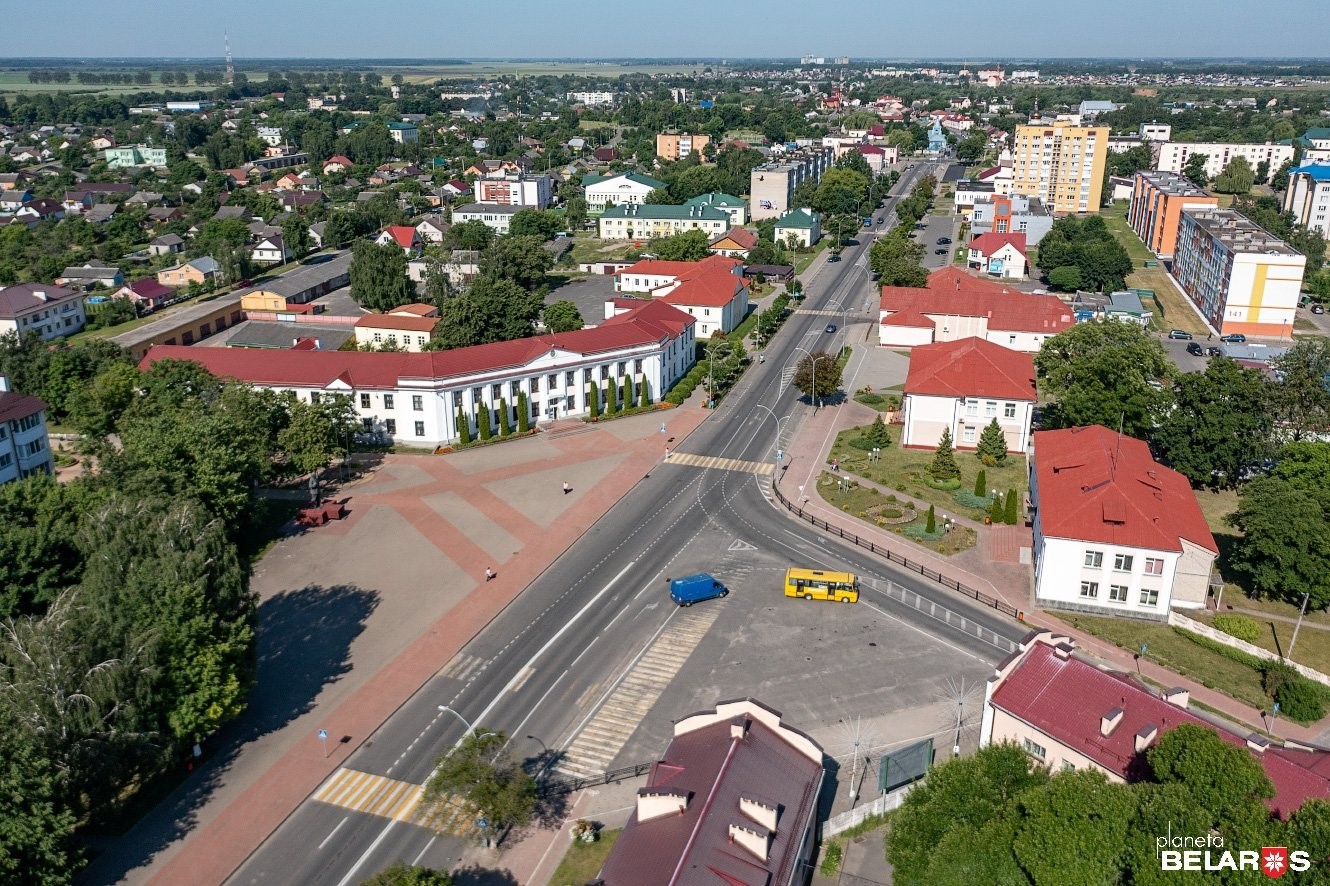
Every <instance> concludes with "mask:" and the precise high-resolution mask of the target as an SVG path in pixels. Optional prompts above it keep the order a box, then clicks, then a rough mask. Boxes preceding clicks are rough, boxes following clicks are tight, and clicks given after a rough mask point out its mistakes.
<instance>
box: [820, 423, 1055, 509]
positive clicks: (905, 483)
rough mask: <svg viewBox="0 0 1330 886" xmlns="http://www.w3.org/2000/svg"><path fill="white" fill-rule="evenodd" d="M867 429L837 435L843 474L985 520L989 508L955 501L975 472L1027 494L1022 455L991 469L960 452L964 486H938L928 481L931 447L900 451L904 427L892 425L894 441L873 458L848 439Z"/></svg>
mask: <svg viewBox="0 0 1330 886" xmlns="http://www.w3.org/2000/svg"><path fill="white" fill-rule="evenodd" d="M865 430H867V426H865V427H861V428H847V429H846V430H844V431H841V432H840V434H838V435H837V436H836V442H835V443H834V444H833V445H832V447H831V455H830V458H834V459H836V460H837V461H838V462H840V466H841V472H842V473H850V474H857V475H858V476H860V477H863V478H864V479H866V480H870V481H872V482H874V483H878V484H879V485H881V486H884V487H886V488H887V489H892V490H895V491H896V494H897V495H902V496H904V497H906V498H910V499H914V500H916V501H924V502H926V503H928V504H932V505H934V506H936V508H937V510H938V511H939V512H940V513H944V514H959V515H961V516H963V517H969V518H970V519H972V520H978V521H980V522H983V519H984V517H985V516H987V513H988V511H987V508H986V507H984V508H980V507H976V506H966V505H965V504H963V503H961V502H959V501H957V500H956V495H955V493H972V492H974V481H975V476H976V475H977V474H978V473H979V471H980V469H982V470H983V471H984V472H985V480H986V481H987V482H986V484H985V485H986V486H987V487H988V488H989V489H990V490H993V489H999V490H1002V491H1003V493H1005V492H1006V490H1008V489H1015V490H1017V491H1018V492H1019V493H1021V494H1022V495H1024V493H1025V490H1026V485H1027V483H1028V480H1029V477H1028V473H1027V469H1026V466H1025V459H1023V458H1021V457H1020V456H1018V455H1009V456H1007V460H1006V462H1005V463H1004V464H1002V465H998V466H994V467H991V468H990V467H984V466H983V465H982V464H980V463H979V459H978V458H977V457H976V456H975V455H974V453H972V452H957V453H956V464H957V465H959V466H960V469H961V485H960V486H959V487H958V488H957V489H955V490H945V489H935V488H933V487H932V486H930V485H928V483H927V482H925V478H926V477H927V473H926V472H927V470H928V465H929V463H930V462H931V461H932V460H933V453H932V451H931V450H928V449H902V448H901V447H900V437H901V427H900V426H899V425H888V426H887V433H889V434H890V435H891V445H890V446H888V447H887V448H886V449H883V450H882V452H881V458H880V459H879V460H878V461H876V462H872V461H869V455H870V454H869V453H867V452H864V451H863V450H862V449H858V448H856V447H854V446H851V445H850V442H849V441H850V440H852V439H854V438H855V437H858V436H860V435H861V434H863V432H864V431H865Z"/></svg>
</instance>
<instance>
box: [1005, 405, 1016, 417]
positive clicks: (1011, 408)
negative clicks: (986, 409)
mask: <svg viewBox="0 0 1330 886" xmlns="http://www.w3.org/2000/svg"><path fill="white" fill-rule="evenodd" d="M1002 417H1003V418H1015V417H1016V404H1015V403H1004V404H1003V405H1002Z"/></svg>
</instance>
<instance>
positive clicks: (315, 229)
mask: <svg viewBox="0 0 1330 886" xmlns="http://www.w3.org/2000/svg"><path fill="white" fill-rule="evenodd" d="M327 230H328V223H327V222H315V223H314V224H312V225H310V226H309V242H310V243H312V244H313V245H314V248H315V249H316V250H317V249H322V248H323V247H324V245H325V244H324V240H323V238H324V235H325V233H326V232H327Z"/></svg>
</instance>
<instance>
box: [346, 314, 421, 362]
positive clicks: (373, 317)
mask: <svg viewBox="0 0 1330 886" xmlns="http://www.w3.org/2000/svg"><path fill="white" fill-rule="evenodd" d="M438 323H439V318H438V316H437V315H436V316H432V317H428V316H427V317H421V316H413V315H411V314H398V313H391V314H365V315H364V316H362V317H361V318H360V319H359V320H357V321H356V325H355V335H356V344H357V345H361V346H362V347H363V346H366V345H369V346H371V347H373V348H374V349H375V350H378V349H380V348H383V347H385V346H386V347H388V348H401V349H402V350H404V351H409V352H411V353H413V354H415V353H419V352H421V351H423V350H425V345H426V344H428V343H429V340H430V337H431V336H433V335H434V327H435V326H437V325H438Z"/></svg>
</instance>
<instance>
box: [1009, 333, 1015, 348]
mask: <svg viewBox="0 0 1330 886" xmlns="http://www.w3.org/2000/svg"><path fill="white" fill-rule="evenodd" d="M1007 344H1008V345H1011V346H1012V347H1015V346H1016V336H1014V335H1009V336H1007Z"/></svg>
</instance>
